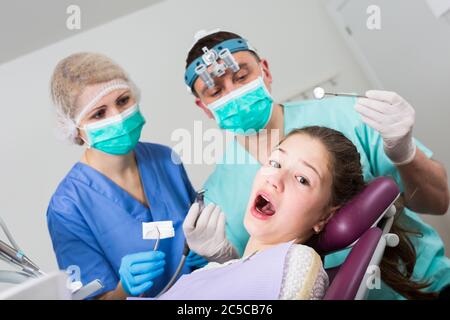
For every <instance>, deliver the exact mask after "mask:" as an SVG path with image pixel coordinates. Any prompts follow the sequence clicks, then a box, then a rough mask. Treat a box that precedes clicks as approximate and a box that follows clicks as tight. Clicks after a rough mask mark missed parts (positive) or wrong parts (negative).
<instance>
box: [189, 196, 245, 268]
mask: <svg viewBox="0 0 450 320" xmlns="http://www.w3.org/2000/svg"><path fill="white" fill-rule="evenodd" d="M197 219H198V220H197ZM183 231H184V235H185V236H186V241H187V243H188V245H189V248H190V249H191V250H192V251H195V252H196V253H197V254H199V255H201V256H202V257H204V258H206V259H207V260H208V261H213V262H219V263H224V262H226V261H228V260H231V259H237V258H239V254H238V252H237V250H236V248H234V246H233V245H232V244H231V243H230V241H228V239H227V238H226V236H225V214H224V213H223V212H222V210H221V209H220V208H219V207H218V206H216V205H215V204H213V203H210V204H208V205H207V206H206V207H205V208H204V209H203V211H201V212H200V206H199V204H198V203H194V204H193V205H192V206H191V208H190V209H189V212H188V214H187V216H186V219H185V220H184V222H183Z"/></svg>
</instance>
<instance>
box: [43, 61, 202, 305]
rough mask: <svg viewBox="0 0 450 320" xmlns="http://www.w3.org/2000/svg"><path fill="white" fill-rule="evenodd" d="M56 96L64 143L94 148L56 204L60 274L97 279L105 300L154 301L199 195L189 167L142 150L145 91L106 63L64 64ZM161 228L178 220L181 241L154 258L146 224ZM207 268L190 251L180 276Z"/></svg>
mask: <svg viewBox="0 0 450 320" xmlns="http://www.w3.org/2000/svg"><path fill="white" fill-rule="evenodd" d="M51 94H52V99H53V101H54V103H55V105H56V107H57V120H58V127H59V129H60V132H61V134H62V137H63V138H65V139H66V140H67V141H69V142H71V143H73V144H78V145H85V146H87V148H86V150H85V151H84V153H83V155H82V158H81V160H80V161H79V162H77V163H76V164H75V165H74V166H73V167H72V169H71V170H70V171H69V173H68V174H67V175H66V177H65V178H64V179H63V180H62V181H61V183H60V184H59V186H58V188H57V189H56V191H55V193H54V195H53V196H52V198H51V200H50V204H49V206H48V211H47V221H48V228H49V232H50V236H51V239H52V242H53V248H54V251H55V253H56V257H57V261H58V265H59V267H60V269H67V268H69V267H70V268H72V269H71V270H75V269H73V268H77V270H79V272H80V277H81V278H80V280H81V282H82V283H83V285H86V284H87V283H89V282H91V281H92V280H95V279H99V280H100V281H101V282H102V284H103V286H104V288H103V289H102V290H101V291H99V292H96V293H95V296H96V297H97V298H102V299H124V298H126V297H127V296H137V295H146V296H154V295H156V294H157V293H158V292H159V291H160V290H161V289H162V288H163V287H164V286H165V285H166V284H167V282H168V281H169V279H170V278H171V277H172V275H173V274H174V273H175V270H176V267H177V265H178V263H179V261H180V259H181V255H182V251H183V245H184V240H185V238H184V234H183V231H182V223H183V220H184V218H185V215H186V213H187V211H188V210H189V207H190V205H191V203H192V202H193V200H194V198H195V195H196V193H195V191H194V190H193V188H192V186H191V183H190V182H189V179H188V176H187V174H186V172H185V170H184V167H183V165H182V164H181V163H180V161H179V158H177V156H176V154H174V153H172V150H171V149H170V148H168V147H166V146H163V145H159V144H153V143H143V142H139V138H140V135H141V130H142V127H143V126H144V124H145V119H144V117H143V115H142V114H141V112H140V109H139V104H138V102H139V92H138V89H137V88H136V86H135V85H134V84H133V83H132V81H131V80H130V79H129V77H128V75H127V74H126V72H125V71H124V70H123V69H122V68H121V67H120V66H118V65H117V64H116V63H114V62H113V61H112V60H110V59H109V58H108V57H106V56H103V55H100V54H95V53H78V54H73V55H71V56H69V57H67V58H65V59H63V60H62V61H61V62H60V63H59V64H58V65H57V66H56V68H55V70H54V73H53V76H52V79H51ZM157 221H171V222H172V223H173V228H174V231H175V236H174V237H169V238H166V239H164V238H162V239H161V241H160V243H159V248H158V249H157V250H156V251H153V247H154V244H155V241H156V240H143V231H142V223H143V222H157ZM163 231H164V230H161V232H163ZM161 236H164V235H163V234H161ZM205 263H206V261H205V260H204V259H202V258H200V257H199V256H197V255H196V254H195V253H193V252H191V253H190V255H189V257H188V259H187V263H186V264H185V265H184V267H183V270H182V273H189V272H191V271H192V270H193V269H195V268H196V267H199V266H202V265H203V264H205Z"/></svg>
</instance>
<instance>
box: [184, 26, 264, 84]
mask: <svg viewBox="0 0 450 320" xmlns="http://www.w3.org/2000/svg"><path fill="white" fill-rule="evenodd" d="M217 31H219V30H215V32H217ZM209 34H212V33H206V34H205V33H204V32H203V33H201V34H200V35H199V36H196V37H195V42H194V44H193V46H192V47H191V50H192V48H193V47H194V46H195V45H196V44H197V43H198V42H199V41H201V39H203V37H205V36H207V35H209ZM202 51H203V54H202V55H201V56H198V57H197V58H196V59H194V60H193V61H192V62H191V63H190V64H189V65H188V66H187V68H186V71H185V74H184V82H185V83H186V86H187V88H188V91H189V92H192V88H193V86H194V83H195V81H196V80H197V79H198V78H200V79H202V80H203V82H204V83H205V84H206V86H207V87H208V88H212V87H214V85H215V84H214V78H216V77H221V76H223V75H224V74H225V72H226V70H227V69H230V70H231V71H232V72H233V73H234V72H237V71H239V69H240V67H239V64H238V63H237V62H236V60H235V59H234V57H233V54H234V53H236V52H239V51H252V52H254V53H255V54H256V50H255V49H254V48H253V47H252V46H251V45H250V44H249V43H248V41H247V40H245V39H244V38H234V39H228V40H224V41H222V42H220V43H217V44H216V45H214V46H213V47H212V48H208V47H207V46H203V47H202Z"/></svg>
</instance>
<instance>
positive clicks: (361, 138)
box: [184, 31, 450, 299]
mask: <svg viewBox="0 0 450 320" xmlns="http://www.w3.org/2000/svg"><path fill="white" fill-rule="evenodd" d="M212 49H214V51H215V52H216V53H218V54H217V56H219V58H217V56H216V57H214V56H211V50H212ZM224 49H227V50H224ZM230 53H231V56H232V58H231V59H230ZM208 55H209V56H208ZM211 57H212V58H211ZM214 58H217V61H215V60H214ZM213 60H214V61H213ZM200 65H204V66H205V67H206V71H205V68H203V67H201V66H200ZM236 65H237V66H238V67H236ZM185 83H186V85H187V86H188V87H189V88H190V90H191V92H192V93H193V95H194V97H195V103H196V104H197V106H198V107H200V108H201V109H202V110H203V111H204V112H205V114H206V115H207V116H208V117H209V118H211V119H215V120H216V122H217V124H218V126H219V127H220V128H221V129H224V130H227V131H231V132H233V133H235V139H234V140H233V141H232V143H230V144H229V145H228V146H227V148H226V151H225V155H224V158H223V161H222V162H221V163H219V164H217V166H216V168H215V171H214V172H213V173H212V174H211V176H210V177H209V178H208V179H207V181H206V183H205V189H206V190H207V191H206V196H205V198H206V201H207V202H212V203H214V204H216V205H217V207H216V208H215V209H214V210H211V209H209V211H208V215H209V216H210V217H211V218H210V219H211V220H210V221H213V222H214V221H217V222H216V223H209V224H208V223H207V224H202V225H201V226H200V227H196V226H195V225H194V224H193V223H191V221H194V220H195V219H191V218H188V219H186V222H185V225H184V230H185V233H186V237H187V240H188V243H189V245H190V247H191V248H192V249H193V250H194V251H196V252H198V253H199V254H200V255H203V256H204V257H206V258H207V259H209V260H215V261H219V262H223V261H226V260H229V259H231V258H236V257H239V256H240V255H242V253H243V250H244V248H245V245H246V243H247V240H248V237H249V235H248V233H247V231H246V230H245V228H244V225H243V218H244V214H245V210H246V207H247V201H248V198H249V195H250V191H251V186H252V183H253V178H254V176H255V173H256V171H257V170H258V169H259V168H260V167H261V163H265V162H266V160H267V158H268V156H269V154H270V151H271V150H272V149H273V148H274V147H275V146H276V144H277V143H278V141H279V139H281V138H282V137H283V136H284V135H286V134H287V133H288V132H289V131H290V130H292V129H294V128H299V127H304V126H309V125H319V126H326V127H329V128H333V129H335V130H339V131H341V132H342V133H344V134H345V135H346V136H347V137H348V138H349V139H350V140H351V141H352V142H353V143H354V144H355V145H356V147H357V149H358V151H359V153H360V155H361V163H362V165H363V170H364V178H365V180H366V181H370V180H371V179H374V178H375V177H378V176H392V177H393V178H394V179H395V180H396V181H397V183H398V184H399V186H400V188H401V190H402V191H403V193H404V196H405V200H406V203H405V206H406V208H405V212H404V223H405V227H408V229H412V230H417V231H419V232H420V233H421V234H422V235H423V236H422V237H417V238H415V239H412V241H413V244H414V246H415V250H416V253H417V260H416V266H415V269H414V274H413V277H414V279H416V280H422V281H428V282H430V283H431V286H430V287H429V288H428V290H432V291H441V290H443V288H445V287H446V286H448V285H450V260H449V259H448V258H447V257H446V256H445V255H444V245H443V243H442V240H441V239H440V237H439V235H438V233H437V232H436V231H435V230H434V229H433V228H432V227H431V226H429V225H428V224H426V223H424V222H423V221H422V220H421V218H420V217H419V216H418V214H417V213H425V214H434V215H442V214H444V213H445V212H446V211H447V209H448V206H449V190H448V184H447V174H446V170H445V168H444V167H443V166H442V165H441V164H440V163H438V162H437V161H435V160H433V159H432V158H431V157H432V152H431V151H430V150H429V149H428V148H426V147H425V146H424V145H423V144H421V143H420V142H419V141H418V140H416V139H415V138H413V136H412V129H413V125H414V121H415V116H414V109H413V107H412V106H411V105H410V104H409V103H408V102H407V101H405V100H404V99H403V98H402V97H401V96H399V95H398V94H396V93H394V92H388V91H376V90H371V91H368V92H366V96H367V98H359V99H355V98H349V97H336V98H331V99H323V100H310V101H297V102H291V103H287V104H283V105H281V104H278V103H276V102H274V101H273V99H272V97H271V94H270V92H271V83H272V75H271V73H270V69H269V64H268V62H267V60H265V59H262V58H260V57H259V55H258V53H257V52H256V51H255V50H254V49H253V48H252V47H251V46H250V44H249V43H248V42H247V41H246V40H245V39H243V38H242V37H240V36H239V35H237V34H234V33H231V32H224V31H217V32H214V33H210V34H206V33H205V34H204V35H203V37H202V36H199V37H197V42H196V43H195V44H194V46H193V47H192V48H191V50H190V51H189V53H188V57H187V61H186V73H185ZM263 129H265V130H263ZM274 138H275V139H274ZM266 142H267V144H265V143H266ZM262 145H264V146H267V147H264V148H258V146H262ZM236 159H250V160H253V161H247V162H245V163H236ZM196 208H197V209H195V208H191V210H190V213H189V214H188V217H192V216H197V215H198V214H199V212H194V211H195V210H199V209H198V207H196ZM219 208H220V209H219ZM224 217H226V223H224ZM224 225H225V230H224ZM225 231H226V232H225ZM205 234H208V235H210V237H209V239H208V241H206V239H204V235H205ZM343 258H344V256H343V255H342V254H340V255H339V254H337V255H330V256H327V258H326V260H325V265H326V267H330V266H334V265H339V264H340V263H342V261H343ZM369 299H402V296H400V295H399V294H398V293H396V292H395V291H394V290H392V289H391V288H390V287H388V286H387V285H385V284H384V283H382V287H381V289H380V290H370V294H369Z"/></svg>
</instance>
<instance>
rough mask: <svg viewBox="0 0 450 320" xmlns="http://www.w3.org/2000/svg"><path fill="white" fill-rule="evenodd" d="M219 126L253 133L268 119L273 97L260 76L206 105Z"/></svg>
mask: <svg viewBox="0 0 450 320" xmlns="http://www.w3.org/2000/svg"><path fill="white" fill-rule="evenodd" d="M208 109H209V110H211V111H212V112H213V113H214V117H215V118H216V121H217V123H218V125H219V127H220V128H222V129H225V130H228V131H231V132H234V133H237V134H243V135H251V134H255V133H256V132H258V131H259V130H261V129H263V128H264V127H265V126H266V125H267V123H268V122H269V120H270V116H271V115H272V109H273V99H272V97H271V96H270V93H269V92H268V91H267V89H266V86H265V85H264V81H263V79H262V77H258V79H256V80H254V81H252V82H250V83H248V84H246V85H244V86H242V87H240V88H239V89H236V90H234V91H233V92H231V93H230V94H228V95H226V96H224V97H222V98H220V99H219V100H217V101H215V102H213V103H212V104H209V105H208Z"/></svg>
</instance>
